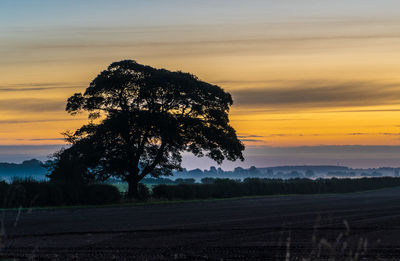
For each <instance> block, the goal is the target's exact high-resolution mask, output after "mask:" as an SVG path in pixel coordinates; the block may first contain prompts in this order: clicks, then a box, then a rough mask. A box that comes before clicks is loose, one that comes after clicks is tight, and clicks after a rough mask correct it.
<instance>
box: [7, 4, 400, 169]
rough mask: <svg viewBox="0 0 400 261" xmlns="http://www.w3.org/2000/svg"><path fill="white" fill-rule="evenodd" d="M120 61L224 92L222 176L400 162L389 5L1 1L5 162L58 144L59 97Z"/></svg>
mask: <svg viewBox="0 0 400 261" xmlns="http://www.w3.org/2000/svg"><path fill="white" fill-rule="evenodd" d="M122 59H133V60H136V61H137V62H139V63H143V64H148V65H151V66H154V67H157V68H166V69H169V70H182V71H186V72H191V73H193V74H195V75H197V76H198V77H199V78H200V79H202V80H204V81H207V82H210V83H214V84H217V85H219V86H221V87H223V88H224V89H225V90H226V91H228V92H230V93H231V94H232V95H233V98H234V106H233V107H232V110H231V113H230V119H231V122H232V125H233V127H234V128H235V129H236V130H237V132H238V135H239V136H240V137H241V139H242V140H243V141H244V142H245V144H246V145H247V148H248V150H247V152H246V155H247V160H246V161H245V162H244V163H242V164H240V163H233V164H228V165H226V166H227V168H230V167H231V166H233V165H243V166H250V165H256V166H260V167H261V166H271V165H281V164H288V165H290V164H341V165H349V166H355V167H372V166H383V165H390V166H400V159H399V160H398V158H399V156H400V147H398V146H400V2H399V1H398V0H380V1H376V0H374V1H372V0H336V1H330V0H329V1H328V0H279V1H276V0H246V1H243V0H240V1H236V0H218V1H215V0H201V1H200V0H199V1H197V0H180V1H177V0H168V1H165V0H158V1H156V0H148V1H128V0H126V1H124V0H114V1H103V0H96V1H94V0H87V1H82V0H80V1H77V0H69V1H61V0H60V1H55V0H36V1H32V0H26V1H24V0H1V1H0V161H20V160H22V159H27V158H30V157H33V156H37V157H39V158H41V159H43V157H44V156H45V155H48V154H49V153H50V152H51V151H55V150H56V149H57V148H59V146H60V145H62V144H64V142H63V139H62V138H63V136H62V135H61V133H62V132H63V131H65V130H67V129H71V130H73V129H76V128H78V127H79V126H80V125H82V124H83V123H84V122H85V117H84V115H81V116H74V117H73V116H70V115H68V114H67V113H66V112H65V111H64V108H65V102H66V99H67V98H68V97H69V96H71V95H72V94H73V93H75V92H81V91H84V89H85V88H86V87H87V86H88V84H89V83H90V82H91V80H93V79H94V77H95V76H96V75H97V74H98V73H99V72H100V71H101V70H104V69H105V68H106V67H107V66H108V65H109V64H110V63H111V62H114V61H119V60H122ZM389 146H390V147H389ZM209 163H210V162H208V161H207V162H205V161H195V160H194V159H193V158H190V157H185V164H186V165H185V166H187V167H201V166H205V165H206V164H209ZM205 167H206V166H205Z"/></svg>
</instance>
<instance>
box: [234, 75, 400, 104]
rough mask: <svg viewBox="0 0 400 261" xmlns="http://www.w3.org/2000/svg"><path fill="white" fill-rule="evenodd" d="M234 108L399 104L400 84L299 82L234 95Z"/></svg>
mask: <svg viewBox="0 0 400 261" xmlns="http://www.w3.org/2000/svg"><path fill="white" fill-rule="evenodd" d="M233 96H234V100H235V104H237V105H239V106H262V107H263V110H265V109H267V110H268V109H270V108H272V109H275V110H276V109H278V108H279V109H292V110H293V109H295V110H298V109H309V108H335V107H339V108H340V107H345V106H347V107H350V106H357V107H362V106H373V105H388V104H398V103H399V101H400V84H384V83H382V84H380V83H376V82H344V83H335V82H331V83H320V84H318V83H315V82H299V83H298V84H297V85H288V86H285V85H284V84H283V85H281V86H279V87H266V88H254V89H243V90H236V91H233Z"/></svg>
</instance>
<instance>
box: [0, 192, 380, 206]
mask: <svg viewBox="0 0 400 261" xmlns="http://www.w3.org/2000/svg"><path fill="white" fill-rule="evenodd" d="M385 189H387V188H379V189H371V190H364V191H355V192H347V193H322V194H277V195H258V196H242V197H231V198H208V199H189V200H184V199H177V200H153V199H150V200H148V201H131V202H121V203H114V204H105V205H75V206H48V207H31V208H0V211H13V210H14V211H33V210H58V209H79V208H113V207H130V206H147V205H149V206H151V205H165V204H184V203H198V202H218V201H228V200H239V199H257V198H272V197H290V196H317V197H318V196H333V195H340V194H361V193H365V192H373V191H380V190H385Z"/></svg>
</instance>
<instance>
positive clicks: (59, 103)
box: [0, 98, 66, 112]
mask: <svg viewBox="0 0 400 261" xmlns="http://www.w3.org/2000/svg"><path fill="white" fill-rule="evenodd" d="M65 103H66V102H65V100H51V99H38V98H31V99H29V98H21V99H18V98H15V99H7V100H4V99H3V100H0V111H3V112H6V111H16V112H49V111H63V110H64V109H65Z"/></svg>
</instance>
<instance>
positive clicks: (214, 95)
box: [50, 60, 244, 196]
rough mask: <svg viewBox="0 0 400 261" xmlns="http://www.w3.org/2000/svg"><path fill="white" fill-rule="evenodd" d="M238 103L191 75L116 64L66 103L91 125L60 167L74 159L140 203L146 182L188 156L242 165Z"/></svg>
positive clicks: (74, 138) (75, 135)
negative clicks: (234, 116)
mask: <svg viewBox="0 0 400 261" xmlns="http://www.w3.org/2000/svg"><path fill="white" fill-rule="evenodd" d="M232 103H233V101H232V97H231V95H230V94H229V93H227V92H225V91H224V90H223V89H222V88H220V87H219V86H217V85H213V84H209V83H206V82H203V81H201V80H199V79H198V78H197V77H196V76H194V75H192V74H189V73H184V72H180V71H176V72H172V71H169V70H166V69H156V68H153V67H150V66H146V65H142V64H139V63H137V62H135V61H132V60H125V61H120V62H115V63H112V64H111V65H110V66H109V67H108V68H107V70H104V71H102V72H101V73H100V74H99V75H98V76H97V77H96V78H95V79H94V80H93V81H92V82H91V83H90V85H89V87H88V88H87V89H86V91H85V92H84V93H76V94H74V95H73V96H71V97H70V98H69V99H68V101H67V106H66V110H67V112H69V113H70V114H72V115H75V114H77V113H79V112H83V111H86V112H88V119H89V122H88V124H86V125H84V126H82V127H81V128H79V129H78V130H76V131H74V132H70V133H67V140H68V141H69V142H70V143H71V144H72V146H71V147H70V148H68V149H66V150H64V151H62V152H61V155H58V157H57V159H58V160H56V165H59V166H61V165H62V161H63V159H64V158H65V159H66V160H68V159H69V160H71V159H72V158H73V159H74V161H77V162H81V163H82V164H83V165H81V164H78V166H86V168H83V169H82V168H79V171H80V172H82V173H86V174H87V173H90V175H93V176H96V178H98V179H106V178H108V177H110V176H114V177H118V178H121V179H123V180H125V181H127V182H128V183H129V193H130V195H133V196H134V194H135V193H136V192H137V183H138V182H139V181H140V180H141V179H142V178H144V177H145V176H146V175H151V176H154V177H158V176H160V175H170V174H171V173H172V170H180V169H181V162H182V155H181V154H182V152H185V151H186V152H191V153H193V154H194V155H195V156H198V157H202V156H207V157H209V158H211V159H213V160H215V161H216V162H217V163H219V164H220V163H222V162H223V160H225V159H227V160H231V161H234V160H237V159H241V160H243V155H242V152H243V150H244V145H243V144H242V142H241V141H240V140H239V139H238V137H237V135H236V132H235V130H234V128H232V126H230V124H229V118H228V113H229V109H230V106H231V105H232ZM62 154H70V156H69V157H66V156H63V155H62ZM50 177H51V175H50Z"/></svg>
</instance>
